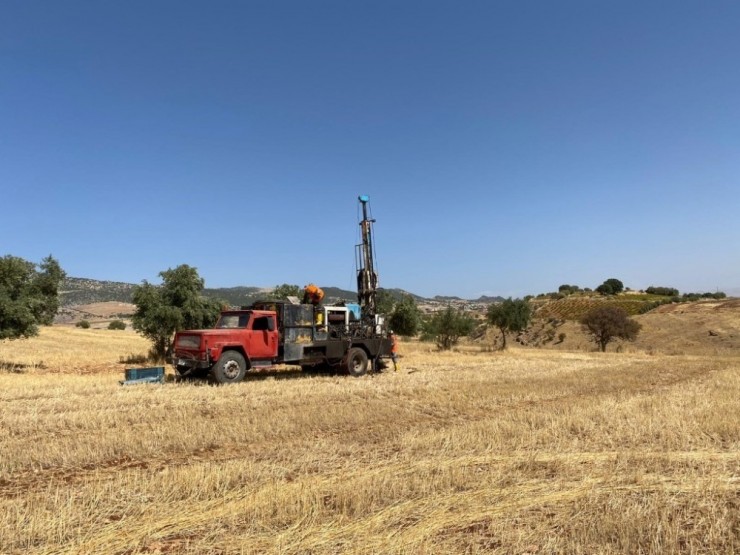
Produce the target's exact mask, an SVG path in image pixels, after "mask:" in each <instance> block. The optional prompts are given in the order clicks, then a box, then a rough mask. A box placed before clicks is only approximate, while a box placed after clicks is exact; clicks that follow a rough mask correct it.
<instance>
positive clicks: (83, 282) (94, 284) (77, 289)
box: [59, 277, 135, 306]
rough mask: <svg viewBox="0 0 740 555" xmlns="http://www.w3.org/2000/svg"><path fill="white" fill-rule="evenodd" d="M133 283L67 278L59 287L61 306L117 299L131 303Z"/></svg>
mask: <svg viewBox="0 0 740 555" xmlns="http://www.w3.org/2000/svg"><path fill="white" fill-rule="evenodd" d="M134 287H135V285H134V284H133V283H123V282H120V281H99V280H96V279H86V278H76V277H68V278H65V280H64V282H63V283H62V286H61V288H60V289H59V303H60V305H61V306H76V305H83V304H92V303H104V302H108V301H117V302H121V303H130V302H131V300H132V297H133V294H134Z"/></svg>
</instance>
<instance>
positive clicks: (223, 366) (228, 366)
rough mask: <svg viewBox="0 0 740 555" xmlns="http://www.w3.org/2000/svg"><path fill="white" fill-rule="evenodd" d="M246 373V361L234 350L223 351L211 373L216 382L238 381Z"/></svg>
mask: <svg viewBox="0 0 740 555" xmlns="http://www.w3.org/2000/svg"><path fill="white" fill-rule="evenodd" d="M246 373H247V361H246V360H244V357H243V356H242V355H241V354H240V353H237V352H236V351H224V352H223V353H221V357H220V358H219V359H218V362H217V363H216V364H215V365H214V366H213V370H211V374H212V375H213V379H214V380H216V381H217V382H218V383H222V384H223V383H239V382H240V381H242V380H243V379H244V375H245V374H246Z"/></svg>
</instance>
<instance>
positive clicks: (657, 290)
mask: <svg viewBox="0 0 740 555" xmlns="http://www.w3.org/2000/svg"><path fill="white" fill-rule="evenodd" d="M645 293H648V294H650V295H662V296H663V297H675V296H677V295H678V289H676V288H675V287H655V286H653V285H651V286H650V287H648V288H647V289H645Z"/></svg>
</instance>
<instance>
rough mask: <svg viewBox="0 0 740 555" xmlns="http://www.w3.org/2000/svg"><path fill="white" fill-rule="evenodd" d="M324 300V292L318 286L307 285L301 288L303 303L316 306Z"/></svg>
mask: <svg viewBox="0 0 740 555" xmlns="http://www.w3.org/2000/svg"><path fill="white" fill-rule="evenodd" d="M323 298H324V291H323V290H322V289H321V287H319V286H318V285H314V284H313V283H309V284H308V285H306V287H304V288H303V302H304V303H311V304H313V305H317V304H319V303H320V302H321V300H322V299H323Z"/></svg>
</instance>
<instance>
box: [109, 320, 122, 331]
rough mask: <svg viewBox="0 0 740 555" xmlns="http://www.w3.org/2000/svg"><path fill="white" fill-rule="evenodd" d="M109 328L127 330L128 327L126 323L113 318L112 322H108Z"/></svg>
mask: <svg viewBox="0 0 740 555" xmlns="http://www.w3.org/2000/svg"><path fill="white" fill-rule="evenodd" d="M108 329H109V330H125V329H126V323H125V322H123V321H121V320H113V321H112V322H111V323H110V324H108Z"/></svg>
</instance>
